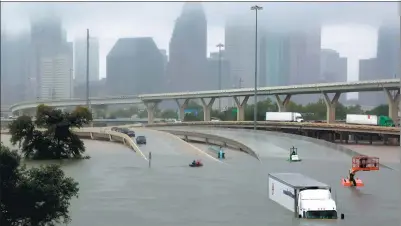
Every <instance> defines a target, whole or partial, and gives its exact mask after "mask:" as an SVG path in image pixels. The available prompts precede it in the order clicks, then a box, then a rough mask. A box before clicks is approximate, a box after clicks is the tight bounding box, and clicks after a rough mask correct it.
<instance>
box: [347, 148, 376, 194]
mask: <svg viewBox="0 0 401 226" xmlns="http://www.w3.org/2000/svg"><path fill="white" fill-rule="evenodd" d="M379 165H380V164H379V158H377V157H369V156H365V155H358V156H354V157H352V168H351V169H350V171H349V177H348V178H346V179H344V178H343V179H341V184H342V185H343V186H344V187H351V186H355V187H363V186H364V183H363V182H362V180H361V179H358V178H356V179H354V181H355V185H354V183H353V182H352V178H354V177H355V173H356V172H358V171H373V170H379Z"/></svg>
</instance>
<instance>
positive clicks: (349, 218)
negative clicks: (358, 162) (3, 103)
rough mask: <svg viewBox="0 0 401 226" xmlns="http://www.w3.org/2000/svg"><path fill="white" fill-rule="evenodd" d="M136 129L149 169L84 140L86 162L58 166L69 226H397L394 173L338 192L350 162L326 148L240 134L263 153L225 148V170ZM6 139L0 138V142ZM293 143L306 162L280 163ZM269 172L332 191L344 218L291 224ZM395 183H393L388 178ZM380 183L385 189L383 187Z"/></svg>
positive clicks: (167, 138)
mask: <svg viewBox="0 0 401 226" xmlns="http://www.w3.org/2000/svg"><path fill="white" fill-rule="evenodd" d="M134 130H135V132H136V135H137V136H138V135H145V136H146V137H147V142H148V144H147V145H141V146H140V149H141V150H142V151H143V152H144V153H145V154H147V153H148V152H152V168H150V169H149V168H148V162H147V161H145V160H144V159H143V158H142V157H140V156H139V155H136V154H135V153H134V152H133V151H131V150H130V149H128V148H126V147H124V146H122V145H120V144H115V143H108V142H100V141H90V140H86V141H85V145H86V147H87V150H88V154H89V155H90V156H91V157H92V158H91V159H90V160H81V161H73V162H69V161H65V162H64V163H62V165H63V168H64V169H65V171H66V173H67V174H68V175H70V176H72V177H74V178H75V179H76V180H78V181H79V183H80V197H79V199H76V200H74V201H73V202H72V205H71V217H72V222H71V224H69V225H72V226H81V225H90V224H96V225H99V226H103V225H104V226H106V225H107V226H109V225H119V226H120V225H121V226H128V225H149V226H160V225H171V226H173V225H174V226H181V225H182V226H184V225H185V226H188V225H200V226H205V225H216V226H217V225H219V226H222V225H230V226H243V225H246V224H247V225H276V226H288V225H305V226H306V225H319V226H320V225H364V226H377V225H398V223H399V220H400V218H399V214H398V213H399V211H400V206H399V203H400V197H399V195H398V193H399V190H400V186H399V184H400V183H399V182H400V181H399V179H398V173H395V172H393V171H391V170H388V169H382V170H380V171H378V172H367V173H361V174H360V178H361V179H363V180H364V181H365V183H366V187H364V188H362V189H358V190H355V189H349V188H343V187H341V186H340V179H341V177H343V176H346V173H347V170H348V169H349V166H350V158H349V157H348V156H346V155H345V154H343V153H339V152H336V150H332V149H330V148H328V147H323V146H319V145H317V144H312V143H309V142H306V141H301V140H296V139H290V138H284V137H281V136H273V135H266V134H264V135H256V134H248V133H247V132H246V133H244V132H242V135H236V136H237V138H238V140H239V141H242V142H244V143H245V142H248V143H246V144H247V145H252V148H254V149H255V150H256V151H257V152H258V153H259V154H260V157H261V162H260V161H258V160H256V159H254V158H252V157H250V156H248V155H246V154H244V153H241V152H238V151H233V150H227V151H226V155H227V159H226V160H225V161H224V162H225V163H226V164H222V163H220V162H218V161H216V160H215V159H213V158H212V157H214V156H213V153H212V152H210V151H208V146H205V145H199V144H187V143H186V142H184V141H182V140H180V139H177V137H175V136H173V135H170V134H167V133H163V132H158V131H152V130H148V129H137V128H136V129H134ZM191 130H192V131H195V130H198V129H197V128H191ZM209 132H210V131H209ZM217 132H218V133H219V135H220V136H233V135H230V134H231V132H228V131H217ZM238 133H241V132H238ZM7 137H8V138H9V136H2V141H3V140H7ZM241 137H242V138H241ZM3 138H5V139H3ZM292 145H294V146H296V147H298V150H299V152H300V155H301V157H302V158H303V159H304V161H302V162H301V163H288V162H287V161H285V158H287V155H288V149H289V148H290V147H291V146H292ZM204 152H206V153H208V154H210V155H212V157H210V156H208V155H206V154H204ZM195 158H201V159H202V160H203V161H204V164H205V166H204V167H202V168H198V169H194V168H189V167H188V164H189V162H190V161H191V160H193V159H195ZM29 164H31V165H32V164H33V163H29ZM269 172H300V173H303V174H306V175H309V176H311V177H314V178H316V179H318V180H321V181H323V182H325V183H328V184H330V185H332V186H333V190H334V191H335V194H336V195H337V201H338V205H339V210H340V212H344V213H345V215H346V219H345V220H343V221H341V220H338V221H305V220H299V219H294V218H293V214H292V213H290V212H289V211H287V210H285V209H284V208H282V207H281V206H279V205H277V204H275V203H273V202H271V201H269V199H268V192H269V191H267V174H268V173H269ZM392 177H395V180H388V178H392ZM383 184H387V185H388V186H386V188H383Z"/></svg>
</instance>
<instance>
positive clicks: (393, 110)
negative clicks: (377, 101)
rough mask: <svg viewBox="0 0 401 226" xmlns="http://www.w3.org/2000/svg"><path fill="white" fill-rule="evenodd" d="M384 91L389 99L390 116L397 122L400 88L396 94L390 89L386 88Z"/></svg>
mask: <svg viewBox="0 0 401 226" xmlns="http://www.w3.org/2000/svg"><path fill="white" fill-rule="evenodd" d="M384 92H385V93H386V97H387V101H388V114H389V115H388V116H389V117H390V118H391V119H393V120H394V122H396V121H397V118H398V106H399V104H400V90H398V91H397V92H396V93H394V94H393V93H392V91H390V90H388V89H384ZM393 92H394V91H393Z"/></svg>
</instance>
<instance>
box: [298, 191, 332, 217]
mask: <svg viewBox="0 0 401 226" xmlns="http://www.w3.org/2000/svg"><path fill="white" fill-rule="evenodd" d="M298 214H299V217H300V218H307V219H337V218H338V217H337V206H336V202H335V201H334V200H333V199H332V197H331V192H330V190H329V189H305V190H300V192H299V195H298Z"/></svg>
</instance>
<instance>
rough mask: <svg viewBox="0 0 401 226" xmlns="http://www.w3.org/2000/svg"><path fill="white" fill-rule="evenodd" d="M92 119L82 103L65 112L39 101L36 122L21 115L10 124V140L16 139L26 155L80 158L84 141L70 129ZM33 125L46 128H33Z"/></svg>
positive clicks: (13, 142)
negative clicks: (41, 103)
mask: <svg viewBox="0 0 401 226" xmlns="http://www.w3.org/2000/svg"><path fill="white" fill-rule="evenodd" d="M91 121H92V113H91V112H90V111H89V110H88V109H87V108H85V107H76V109H75V110H74V111H73V112H71V113H68V112H62V111H61V110H56V109H53V108H50V107H48V106H45V105H40V106H38V108H37V112H36V121H35V122H33V121H32V119H31V118H30V117H28V116H20V117H18V118H17V119H16V120H14V121H13V122H12V123H11V124H10V125H9V130H10V134H11V140H10V141H11V143H12V144H13V145H16V144H17V143H18V145H19V147H20V148H21V151H22V153H23V154H24V156H25V157H26V158H33V159H65V158H82V154H83V153H84V152H85V146H84V143H83V142H82V141H81V139H80V138H79V137H78V136H77V135H76V134H74V133H73V132H71V130H70V129H71V128H73V127H75V128H81V127H82V126H83V125H85V124H88V123H90V122H91ZM35 125H36V126H37V127H39V128H44V129H45V130H44V131H42V130H38V129H35Z"/></svg>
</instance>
